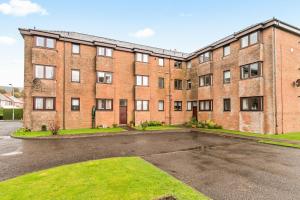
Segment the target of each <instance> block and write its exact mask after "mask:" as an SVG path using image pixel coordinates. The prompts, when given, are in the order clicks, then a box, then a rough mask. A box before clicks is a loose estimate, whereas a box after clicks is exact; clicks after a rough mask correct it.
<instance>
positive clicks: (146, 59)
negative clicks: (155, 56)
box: [143, 54, 148, 63]
mask: <svg viewBox="0 0 300 200" xmlns="http://www.w3.org/2000/svg"><path fill="white" fill-rule="evenodd" d="M143 62H146V63H147V62H148V54H143Z"/></svg>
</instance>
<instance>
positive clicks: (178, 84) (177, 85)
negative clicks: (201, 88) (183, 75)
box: [174, 79, 182, 90]
mask: <svg viewBox="0 0 300 200" xmlns="http://www.w3.org/2000/svg"><path fill="white" fill-rule="evenodd" d="M174 89H175V90H182V80H179V79H175V80H174Z"/></svg>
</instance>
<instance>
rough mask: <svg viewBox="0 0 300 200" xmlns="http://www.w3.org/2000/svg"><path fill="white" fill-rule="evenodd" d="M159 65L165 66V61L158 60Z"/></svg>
mask: <svg viewBox="0 0 300 200" xmlns="http://www.w3.org/2000/svg"><path fill="white" fill-rule="evenodd" d="M158 65H159V66H161V67H163V66H164V59H163V58H158Z"/></svg>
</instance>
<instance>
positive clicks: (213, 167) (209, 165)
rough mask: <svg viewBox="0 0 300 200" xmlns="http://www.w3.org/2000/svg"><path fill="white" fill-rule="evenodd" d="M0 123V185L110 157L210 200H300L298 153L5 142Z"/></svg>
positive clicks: (106, 142)
mask: <svg viewBox="0 0 300 200" xmlns="http://www.w3.org/2000/svg"><path fill="white" fill-rule="evenodd" d="M20 126H21V124H20V123H19V122H0V135H1V136H0V180H5V179H8V178H12V177H15V176H18V175H22V174H25V173H28V172H32V171H36V170H40V169H46V168H50V167H53V166H59V165H63V164H67V163H75V162H81V161H86V160H91V159H101V158H107V157H115V156H141V157H143V158H144V159H145V160H147V161H149V162H151V163H153V164H154V165H156V166H157V167H159V168H161V169H162V170H164V171H166V172H168V173H170V174H171V175H173V176H175V177H176V178H178V179H180V180H181V181H183V182H185V183H186V184H188V185H190V186H192V187H194V188H195V189H197V190H199V191H200V192H202V193H204V194H205V195H207V196H209V197H211V198H213V199H239V200H240V199H272V200H275V199H285V200H289V199H299V197H300V150H298V149H292V148H285V147H278V146H271V145H264V144H258V143H255V142H253V141H248V140H240V139H234V138H225V137H221V136H216V135H208V134H205V133H197V132H166V133H154V132H153V133H151V134H149V133H148V134H138V135H120V136H103V137H92V138H78V139H61V140H19V139H13V138H10V137H8V135H9V132H11V131H12V130H14V129H15V128H17V127H20Z"/></svg>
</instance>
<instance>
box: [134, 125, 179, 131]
mask: <svg viewBox="0 0 300 200" xmlns="http://www.w3.org/2000/svg"><path fill="white" fill-rule="evenodd" d="M134 128H135V129H136V130H139V131H142V130H143V129H142V127H141V126H136V127H134ZM176 129H180V127H178V126H148V127H146V129H145V131H164V130H176Z"/></svg>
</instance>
